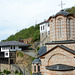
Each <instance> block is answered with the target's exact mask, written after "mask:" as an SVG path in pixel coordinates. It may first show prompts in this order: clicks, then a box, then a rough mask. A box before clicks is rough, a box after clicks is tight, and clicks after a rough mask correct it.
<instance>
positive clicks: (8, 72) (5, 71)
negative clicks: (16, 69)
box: [3, 69, 11, 74]
mask: <svg viewBox="0 0 75 75" xmlns="http://www.w3.org/2000/svg"><path fill="white" fill-rule="evenodd" d="M3 73H5V74H10V73H11V72H10V71H8V70H5V69H4V71H3Z"/></svg>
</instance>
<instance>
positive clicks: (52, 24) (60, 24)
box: [32, 10, 75, 75]
mask: <svg viewBox="0 0 75 75" xmlns="http://www.w3.org/2000/svg"><path fill="white" fill-rule="evenodd" d="M48 22H49V28H50V34H49V35H50V39H49V40H50V41H49V42H46V43H45V46H42V47H41V48H40V49H39V51H38V58H36V59H34V61H33V63H32V73H33V75H75V15H73V14H69V13H68V12H66V11H65V10H61V11H59V12H58V13H56V14H55V15H54V16H50V17H49V19H48Z"/></svg>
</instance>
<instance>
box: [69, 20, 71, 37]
mask: <svg viewBox="0 0 75 75" xmlns="http://www.w3.org/2000/svg"><path fill="white" fill-rule="evenodd" d="M69 37H70V38H71V19H69Z"/></svg>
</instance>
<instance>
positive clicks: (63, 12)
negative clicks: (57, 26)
mask: <svg viewBox="0 0 75 75" xmlns="http://www.w3.org/2000/svg"><path fill="white" fill-rule="evenodd" d="M57 15H64V16H67V15H69V13H68V12H66V11H65V10H60V11H59V12H58V13H56V15H55V16H57Z"/></svg>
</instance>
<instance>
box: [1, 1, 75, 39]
mask: <svg viewBox="0 0 75 75" xmlns="http://www.w3.org/2000/svg"><path fill="white" fill-rule="evenodd" d="M62 1H63V3H65V4H66V5H64V6H63V8H69V7H72V6H75V0H62ZM60 3H61V0H0V40H3V39H6V38H7V37H8V36H10V35H12V34H15V33H16V32H17V31H20V30H22V29H24V28H28V27H30V26H32V25H35V23H36V21H37V23H40V22H42V21H44V20H45V19H48V18H49V17H50V16H51V15H54V14H55V13H57V12H58V11H60V9H61V8H60V6H58V5H59V4H60Z"/></svg>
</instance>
